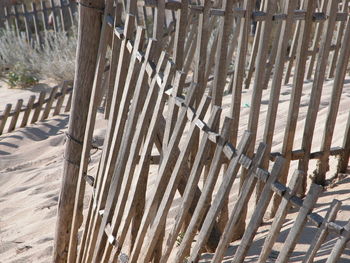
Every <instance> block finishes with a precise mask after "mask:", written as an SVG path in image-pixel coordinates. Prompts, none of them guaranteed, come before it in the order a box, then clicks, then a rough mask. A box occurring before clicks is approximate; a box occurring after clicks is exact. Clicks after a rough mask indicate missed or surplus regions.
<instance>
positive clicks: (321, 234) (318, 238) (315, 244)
mask: <svg viewBox="0 0 350 263" xmlns="http://www.w3.org/2000/svg"><path fill="white" fill-rule="evenodd" d="M340 206H341V202H340V201H339V200H337V199H334V200H333V201H332V203H331V205H330V206H329V209H328V211H327V214H326V216H325V218H324V219H323V222H322V225H321V226H320V227H319V229H318V231H317V233H316V235H315V237H314V238H313V239H312V243H311V244H310V247H309V249H308V251H307V252H306V255H305V256H304V259H303V263H312V262H314V257H315V256H316V253H317V251H318V250H319V248H320V247H321V245H322V243H323V242H324V240H325V239H326V237H327V234H328V228H327V225H328V224H329V223H330V222H333V221H334V220H335V218H336V216H337V213H338V211H339V209H340Z"/></svg>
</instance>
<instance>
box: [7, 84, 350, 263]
mask: <svg viewBox="0 0 350 263" xmlns="http://www.w3.org/2000/svg"><path fill="white" fill-rule="evenodd" d="M349 82H350V79H347V80H346V83H347V84H346V85H345V87H344V91H343V95H342V99H341V104H340V108H339V114H338V121H337V125H336V127H335V135H334V139H333V143H332V146H341V145H342V140H343V136H344V131H345V127H346V120H347V117H348V112H349V104H350V84H349ZM332 83H333V82H332V81H328V82H327V83H326V84H325V86H324V92H323V95H322V102H321V106H320V109H319V117H318V119H317V124H316V127H317V129H316V133H315V134H316V137H315V138H314V140H313V150H314V151H315V150H319V147H320V142H321V140H322V134H323V129H324V121H325V118H326V116H327V106H328V104H329V100H330V95H331V87H332ZM310 88H311V83H306V84H305V88H304V92H303V97H302V103H301V112H300V116H299V122H298V129H297V134H296V143H295V145H294V149H295V150H297V149H300V144H301V138H302V131H303V125H304V120H305V115H306V111H307V105H308V101H309V99H310ZM37 92H38V91H37V90H34V91H32V90H25V91H23V90H13V89H12V90H9V89H6V90H2V89H1V88H0V94H1V96H0V108H1V109H0V111H1V110H2V108H3V107H4V104H6V103H14V102H16V100H17V99H19V98H22V99H25V100H26V99H27V98H29V96H30V95H32V94H34V93H37ZM290 92H291V87H290V86H284V87H283V88H282V95H281V98H280V108H279V110H278V122H277V124H276V130H275V136H274V142H273V151H280V150H281V147H282V144H281V142H282V139H283V134H284V127H285V119H286V116H287V112H288V106H289V99H290ZM26 96H27V97H26ZM250 96H251V90H244V91H243V97H242V113H241V127H242V129H241V130H240V135H241V134H242V132H243V131H244V130H245V127H246V123H247V120H248V113H249V110H250V109H249V107H250V106H249V103H250ZM268 100H269V91H264V94H263V99H262V108H261V114H262V115H261V118H260V122H259V133H258V136H257V138H258V141H260V140H261V138H262V132H263V127H264V122H265V115H266V112H267V105H268ZM229 105H230V96H229V95H227V96H226V97H225V100H224V105H223V108H224V113H227V112H228V108H229ZM99 122H100V123H99V125H98V127H99V129H98V130H97V131H96V136H97V137H98V139H99V140H97V141H98V143H99V144H100V145H101V144H102V139H103V134H104V128H105V125H106V122H105V121H103V120H102V116H100V117H99ZM67 125H68V116H67V115H60V116H57V117H54V118H51V119H50V120H47V121H45V122H41V123H38V124H36V125H32V126H28V127H26V128H22V129H17V130H16V131H15V132H13V133H10V134H5V135H3V136H0V262H1V263H10V262H11V263H15V262H26V263H30V262H50V259H51V258H50V257H51V254H52V247H53V237H54V227H55V216H56V209H57V200H58V194H59V189H60V184H61V173H62V161H63V157H62V155H63V150H64V141H65V135H64V131H65V129H66V128H67ZM98 156H99V153H95V154H94V156H93V161H92V163H91V166H90V169H95V168H96V166H97V165H96V164H97V159H98ZM335 165H336V160H335V159H334V158H332V159H331V171H330V172H329V173H328V175H327V176H328V177H331V176H333V174H334V167H335ZM296 166H297V162H293V163H292V169H291V171H292V170H293V169H294V168H295V167H296ZM314 168H315V162H311V164H310V170H309V172H310V173H311V172H312V170H313V169H314ZM92 173H93V171H92ZM345 176H346V175H345ZM349 189H350V178H346V177H345V179H343V180H342V181H340V182H338V183H337V184H336V185H335V186H334V187H333V188H330V189H329V190H328V191H327V192H325V193H324V194H323V196H322V197H321V198H320V199H319V201H318V205H317V207H316V209H315V211H316V212H320V213H321V215H324V213H325V210H326V209H327V208H328V206H329V204H330V203H331V201H332V200H333V198H337V199H339V200H341V201H342V202H343V205H342V211H341V212H340V213H339V216H338V219H337V221H338V222H339V224H341V225H344V224H345V223H346V221H347V220H348V219H349V218H350V190H349ZM234 198H235V197H234V196H233V197H232V198H231V199H232V200H231V202H233V201H234ZM175 203H176V202H175ZM174 213H176V209H175V207H174V208H172V209H171V214H174ZM295 216H296V213H295V212H294V213H292V214H290V215H289V216H288V220H287V221H286V223H285V224H284V227H283V229H282V231H281V234H282V235H281V237H280V239H279V243H277V244H276V247H274V251H278V249H279V248H280V247H281V244H282V242H283V237H284V238H285V236H286V234H287V233H288V229H289V228H290V227H291V226H292V222H293V218H295ZM269 224H270V223H269V222H266V223H265V224H264V225H263V226H262V227H261V228H260V229H259V234H258V235H257V236H256V238H255V241H254V244H253V249H252V250H251V251H250V253H249V257H248V258H247V261H246V262H254V261H255V260H256V258H257V253H258V251H259V249H260V248H261V246H262V244H263V238H264V237H265V236H266V234H267V230H266V229H268V226H269ZM314 231H315V228H313V227H311V226H310V225H308V226H307V228H306V229H305V231H303V235H302V237H301V239H300V245H298V246H297V247H296V250H295V252H294V253H293V255H292V257H291V259H290V262H301V260H302V257H303V253H304V252H305V251H306V250H307V248H308V245H307V244H309V242H310V240H311V239H312V237H313V233H314ZM334 242H335V241H334V237H332V236H331V237H330V238H329V239H327V241H326V243H325V244H324V246H323V247H322V248H321V249H320V251H319V253H318V258H317V260H319V261H317V262H325V258H326V257H327V254H329V252H330V250H331V248H332V244H334ZM235 246H237V242H236V243H233V244H232V246H231V248H230V249H229V251H228V255H229V254H230V253H232V250H233V249H234V248H235ZM276 253H277V252H276ZM204 261H205V260H204ZM341 262H350V251H349V250H347V251H346V253H345V255H344V256H343V261H341Z"/></svg>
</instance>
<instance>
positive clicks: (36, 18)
mask: <svg viewBox="0 0 350 263" xmlns="http://www.w3.org/2000/svg"><path fill="white" fill-rule="evenodd" d="M32 13H33V24H34V30H35V37H36V43H37V45H38V46H39V47H41V46H42V44H43V42H42V38H41V35H40V30H39V16H38V11H37V9H36V4H35V3H34V2H33V3H32Z"/></svg>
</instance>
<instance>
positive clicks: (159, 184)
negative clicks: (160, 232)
mask: <svg viewBox="0 0 350 263" xmlns="http://www.w3.org/2000/svg"><path fill="white" fill-rule="evenodd" d="M192 97H193V96H191V98H192ZM209 103H210V98H209V97H207V96H204V97H203V99H202V100H201V102H200V103H199V106H198V110H197V113H196V115H195V118H194V120H193V123H192V127H191V128H190V130H189V133H188V136H189V137H192V135H193V131H194V129H195V128H196V127H195V124H194V122H195V121H196V120H197V119H202V118H204V116H205V113H206V110H207V108H208V106H209ZM184 112H185V111H184V110H183V109H181V112H180V116H179V118H178V122H177V123H176V125H175V128H174V133H173V136H172V137H171V139H170V142H169V146H168V149H167V151H166V152H165V154H164V157H163V158H164V159H163V160H162V164H161V166H160V168H159V172H158V178H157V181H156V183H155V185H154V192H153V193H152V195H151V197H150V199H149V201H148V202H147V205H146V209H145V213H144V216H143V218H142V222H141V226H140V230H139V233H138V236H137V238H136V241H135V244H134V248H133V251H132V253H131V255H130V259H129V261H130V262H137V259H138V257H139V253H140V249H141V247H142V243H143V239H144V236H145V234H146V231H147V228H148V227H149V225H150V223H151V221H152V220H153V217H154V215H155V213H156V211H157V208H158V205H159V203H160V200H159V199H160V196H162V195H163V194H164V191H165V188H166V184H167V182H168V181H169V177H170V176H171V174H170V172H169V171H170V165H172V164H173V163H174V162H175V161H176V159H177V158H178V156H177V154H176V155H174V153H173V149H174V147H175V145H177V144H178V142H179V139H180V137H181V135H182V132H183V128H184V124H185V122H184V118H185V114H184Z"/></svg>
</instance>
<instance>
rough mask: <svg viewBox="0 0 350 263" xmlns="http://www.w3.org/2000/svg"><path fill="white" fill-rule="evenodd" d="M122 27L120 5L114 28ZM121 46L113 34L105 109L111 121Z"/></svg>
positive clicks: (115, 15) (116, 11)
mask: <svg viewBox="0 0 350 263" xmlns="http://www.w3.org/2000/svg"><path fill="white" fill-rule="evenodd" d="M121 25H122V5H121V3H118V4H117V6H116V7H115V13H114V24H113V27H114V28H116V27H120V26H121ZM121 44H122V40H121V39H119V38H118V37H117V35H116V34H113V39H112V46H111V50H112V51H111V53H112V57H111V61H110V63H109V65H110V69H109V76H108V87H107V90H108V92H107V95H106V96H107V102H106V107H105V119H109V117H110V111H111V107H112V101H113V94H114V85H115V80H116V75H117V74H115V73H116V71H117V68H118V59H119V54H120V51H121Z"/></svg>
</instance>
